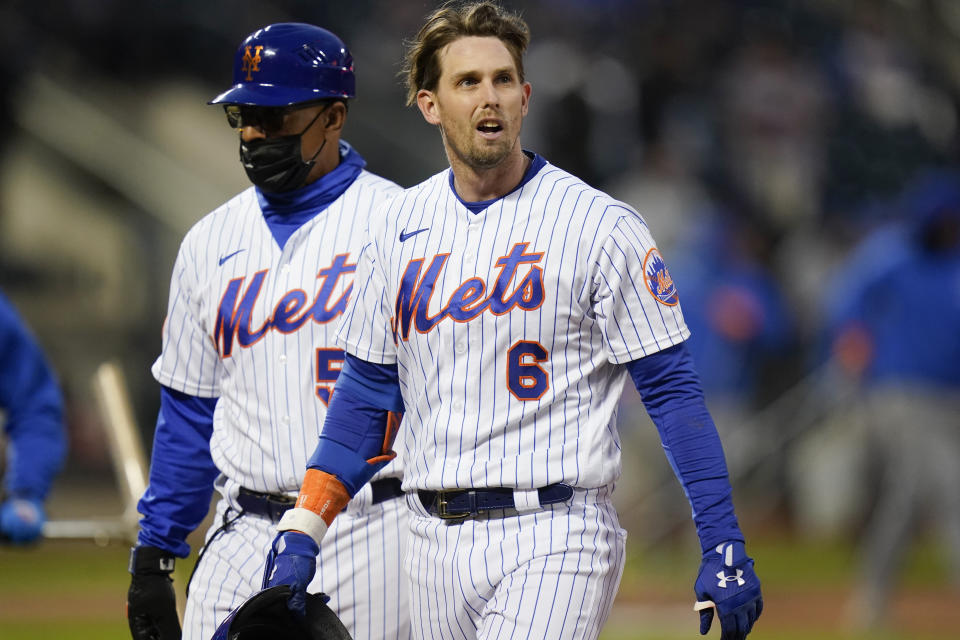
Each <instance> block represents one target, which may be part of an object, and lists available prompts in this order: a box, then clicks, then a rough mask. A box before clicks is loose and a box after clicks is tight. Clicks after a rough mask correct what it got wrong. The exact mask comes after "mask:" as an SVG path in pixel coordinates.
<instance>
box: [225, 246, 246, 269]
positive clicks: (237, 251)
mask: <svg viewBox="0 0 960 640" xmlns="http://www.w3.org/2000/svg"><path fill="white" fill-rule="evenodd" d="M243 251H246V249H237V250H236V251H234V252H233V253H228V254H227V255H225V256H223V257H222V258H220V263H219V264H220V266H221V267H222V266H223V263H224V262H226V261H227V260H229V259H230V258H232V257H233V256H235V255H237V254H238V253H241V252H243Z"/></svg>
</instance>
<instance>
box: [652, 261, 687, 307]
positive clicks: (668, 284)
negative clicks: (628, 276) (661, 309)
mask: <svg viewBox="0 0 960 640" xmlns="http://www.w3.org/2000/svg"><path fill="white" fill-rule="evenodd" d="M643 280H644V282H646V283H647V290H648V291H649V292H650V293H651V294H652V295H653V297H654V298H656V299H657V302H659V303H661V304H665V305H667V306H668V307H673V306H675V305H676V304H677V303H678V302H680V297H679V296H678V295H677V287H676V286H675V285H674V284H673V278H671V277H670V272H669V271H667V263H665V262H664V261H663V256H661V255H660V252H659V251H657V249H656V247H654V248H653V249H650V251H647V255H646V257H645V258H644V259H643Z"/></svg>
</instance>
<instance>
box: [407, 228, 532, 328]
mask: <svg viewBox="0 0 960 640" xmlns="http://www.w3.org/2000/svg"><path fill="white" fill-rule="evenodd" d="M528 244H529V243H526V242H518V243H517V244H515V245H513V247H511V248H510V252H509V253H508V254H507V255H505V256H501V257H500V258H498V259H497V262H496V263H495V266H496V267H497V268H498V269H499V270H500V272H499V273H498V274H497V278H496V280H494V282H493V286H492V287H490V288H488V287H487V284H486V283H485V282H484V281H483V279H482V278H479V277H473V278H469V279H467V280H466V281H464V282H463V283H462V284H461V285H460V286H459V287H457V288H456V290H455V291H454V292H453V293H452V294H450V297H449V298H448V299H447V302H446V304H444V305H443V306H442V307H441V308H440V310H439V311H438V312H437V313H436V314H434V315H432V316H431V315H430V313H429V308H430V299H431V297H432V296H433V291H434V287H435V286H436V284H437V282H438V281H440V278H441V276H440V274H441V272H442V271H443V265H444V263H446V261H447V258H448V257H450V254H449V253H441V254H438V255H435V256H434V257H433V259H432V260H431V261H430V264H429V266H427V270H426V272H425V273H422V274H421V271H422V269H423V263H424V261H425V259H424V258H417V259H415V260H411V261H410V262H409V263H408V264H407V268H406V270H405V271H404V272H403V276H402V278H401V280H400V289H399V291H398V292H397V303H396V315H395V316H394V317H393V318H392V319H391V325H392V329H393V339H394V341H397V342H399V341H400V340H407V339H409V337H410V328H411V326H412V327H414V328H416V330H417V331H418V332H419V333H427V332H428V331H430V330H431V329H433V328H434V327H435V326H437V325H438V324H439V323H440V322H441V321H443V320H444V319H446V318H450V319H452V320H453V321H454V322H468V321H469V320H472V319H474V318H476V317H478V316H479V315H480V314H482V313H483V312H485V311H489V312H491V313H493V314H495V315H503V314H505V313H508V312H509V311H511V310H513V309H514V308H519V309H523V310H524V311H531V310H533V309H536V308H538V307H539V306H540V305H542V304H543V300H544V288H543V268H542V267H539V266H537V263H539V262H540V261H541V260H542V259H543V254H542V253H526V250H527V246H528ZM523 265H530V266H529V270H528V271H527V272H526V273H524V274H522V275H521V274H519V273H518V271H519V270H520V268H521V267H522V266H523ZM515 277H516V278H517V279H518V280H519V282H518V283H517V284H516V286H515V287H513V288H510V286H511V283H512V282H514V278H515Z"/></svg>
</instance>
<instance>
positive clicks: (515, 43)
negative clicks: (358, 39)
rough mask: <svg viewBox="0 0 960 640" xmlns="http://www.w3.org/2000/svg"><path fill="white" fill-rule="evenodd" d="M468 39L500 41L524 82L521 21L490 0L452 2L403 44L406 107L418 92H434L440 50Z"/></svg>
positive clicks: (526, 37) (525, 31)
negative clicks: (459, 40) (460, 40)
mask: <svg viewBox="0 0 960 640" xmlns="http://www.w3.org/2000/svg"><path fill="white" fill-rule="evenodd" d="M467 36H479V37H494V38H499V39H500V41H501V42H503V44H504V45H505V46H506V47H507V50H508V51H510V55H511V56H512V57H513V61H514V64H516V66H517V73H518V74H519V77H520V81H521V82H523V80H524V76H523V54H524V52H525V51H526V49H527V45H528V44H529V43H530V28H529V27H528V26H527V23H526V22H525V21H524V20H523V18H521V17H520V15H519V14H516V13H511V12H510V11H507V10H506V9H504V8H503V7H501V6H500V5H498V4H497V3H495V2H490V1H489V0H480V1H478V2H477V1H474V2H461V1H459V0H451V1H449V2H445V3H444V4H443V5H442V6H441V7H440V8H439V9H437V10H436V11H434V12H433V13H431V14H430V15H429V16H427V21H426V22H425V23H424V25H423V27H421V28H420V31H419V33H417V35H416V37H415V38H414V39H413V40H409V41H407V43H406V45H407V50H406V55H405V56H404V65H403V69H402V71H401V73H402V74H403V77H404V83H405V84H406V87H407V106H410V105H413V104H416V102H417V92H418V91H420V90H421V89H426V90H427V91H434V90H436V88H437V82H438V81H439V80H440V51H442V50H443V48H444V47H446V46H447V45H448V44H450V43H451V42H453V41H455V40H458V39H460V38H464V37H467Z"/></svg>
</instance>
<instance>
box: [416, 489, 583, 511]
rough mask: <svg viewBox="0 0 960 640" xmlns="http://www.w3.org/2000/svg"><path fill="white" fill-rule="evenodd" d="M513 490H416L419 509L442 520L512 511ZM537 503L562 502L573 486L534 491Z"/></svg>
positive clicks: (571, 491) (513, 506)
mask: <svg viewBox="0 0 960 640" xmlns="http://www.w3.org/2000/svg"><path fill="white" fill-rule="evenodd" d="M514 491H515V490H514V489H507V488H495V489H452V490H449V491H424V490H420V491H417V495H418V496H419V497H420V502H422V503H423V508H424V509H426V510H427V511H429V512H430V513H432V514H434V515H436V516H437V517H439V518H443V519H444V520H459V519H462V518H469V517H470V516H472V515H476V514H478V513H480V512H481V511H491V510H493V509H515V508H516V506H515V505H514V502H513V492H514ZM537 495H538V496H539V499H540V504H541V505H545V504H555V503H557V502H566V501H567V500H569V499H570V497H571V496H572V495H573V487H571V486H570V485H566V484H563V483H560V482H558V483H556V484H550V485H547V486H545V487H540V488H539V489H537Z"/></svg>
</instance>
